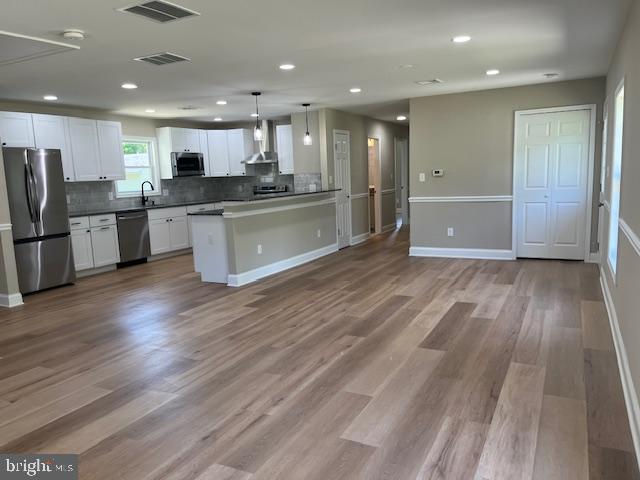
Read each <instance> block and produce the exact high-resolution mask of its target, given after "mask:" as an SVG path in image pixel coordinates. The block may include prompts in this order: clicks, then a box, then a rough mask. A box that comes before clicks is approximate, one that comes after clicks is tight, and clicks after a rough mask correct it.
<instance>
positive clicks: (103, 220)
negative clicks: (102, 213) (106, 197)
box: [100, 218, 109, 222]
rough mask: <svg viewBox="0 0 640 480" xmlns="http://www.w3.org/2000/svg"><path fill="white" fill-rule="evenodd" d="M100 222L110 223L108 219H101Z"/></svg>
mask: <svg viewBox="0 0 640 480" xmlns="http://www.w3.org/2000/svg"><path fill="white" fill-rule="evenodd" d="M100 221H101V222H108V221H109V219H108V218H101V219H100Z"/></svg>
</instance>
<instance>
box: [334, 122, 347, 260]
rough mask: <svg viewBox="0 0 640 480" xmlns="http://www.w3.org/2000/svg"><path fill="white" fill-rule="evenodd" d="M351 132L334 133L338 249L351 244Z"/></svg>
mask: <svg viewBox="0 0 640 480" xmlns="http://www.w3.org/2000/svg"><path fill="white" fill-rule="evenodd" d="M349 137H350V135H349V132H341V131H334V132H333V152H334V153H333V158H334V164H335V176H336V184H335V188H339V189H340V191H339V192H336V217H337V218H336V222H337V229H338V231H337V233H338V248H344V247H348V246H349V245H350V243H351V170H350V169H351V167H350V160H351V159H350V143H351V139H350V138H349Z"/></svg>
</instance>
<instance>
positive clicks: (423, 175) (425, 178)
mask: <svg viewBox="0 0 640 480" xmlns="http://www.w3.org/2000/svg"><path fill="white" fill-rule="evenodd" d="M420 181H421V182H426V181H427V176H426V175H425V174H424V173H422V172H421V173H420Z"/></svg>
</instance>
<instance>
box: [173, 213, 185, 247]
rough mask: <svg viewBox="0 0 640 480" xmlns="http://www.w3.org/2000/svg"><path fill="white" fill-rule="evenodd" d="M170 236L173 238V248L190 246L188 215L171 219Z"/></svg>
mask: <svg viewBox="0 0 640 480" xmlns="http://www.w3.org/2000/svg"><path fill="white" fill-rule="evenodd" d="M169 236H170V238H171V250H181V249H183V248H189V227H188V225H187V217H173V218H170V219H169Z"/></svg>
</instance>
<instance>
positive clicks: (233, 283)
mask: <svg viewBox="0 0 640 480" xmlns="http://www.w3.org/2000/svg"><path fill="white" fill-rule="evenodd" d="M337 251H338V244H337V243H334V244H331V245H327V246H326V247H322V248H319V249H317V250H312V251H310V252H306V253H303V254H300V255H297V256H295V257H291V258H286V259H284V260H280V261H278V262H274V263H270V264H269V265H265V266H263V267H258V268H256V269H253V270H249V271H248V272H243V273H239V274H229V276H228V278H227V285H228V286H230V287H241V286H242V285H246V284H248V283H251V282H255V281H256V280H260V279H261V278H264V277H268V276H269V275H273V274H275V273H279V272H283V271H285V270H289V269H290V268H293V267H297V266H299V265H302V264H304V263H307V262H311V261H312V260H316V259H318V258H320V257H324V256H325V255H329V254H331V253H335V252H337Z"/></svg>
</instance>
